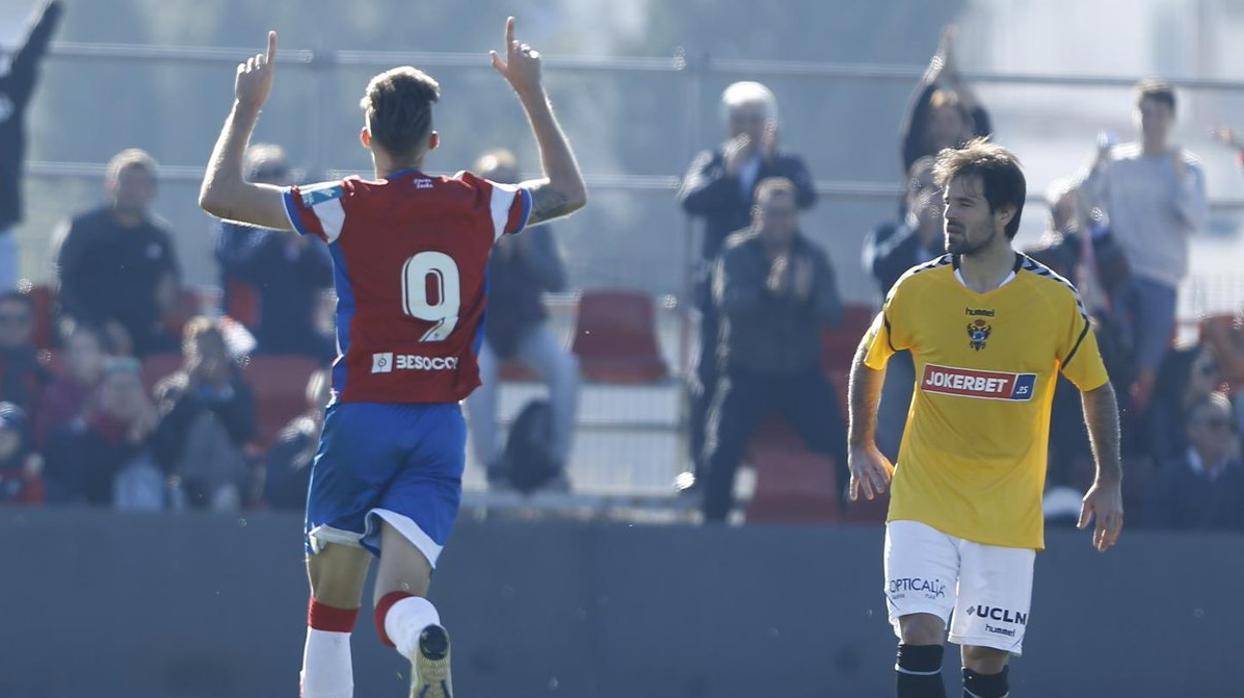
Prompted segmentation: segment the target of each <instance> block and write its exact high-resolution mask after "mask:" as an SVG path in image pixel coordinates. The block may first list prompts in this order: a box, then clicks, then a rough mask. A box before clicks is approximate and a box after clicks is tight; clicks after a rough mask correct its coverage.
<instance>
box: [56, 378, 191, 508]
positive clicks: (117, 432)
mask: <svg viewBox="0 0 1244 698" xmlns="http://www.w3.org/2000/svg"><path fill="white" fill-rule="evenodd" d="M155 426H156V411H155V407H154V406H153V405H152V404H151V400H150V399H149V398H148V397H147V392H146V390H144V389H143V383H142V376H141V366H140V364H139V363H138V360H137V359H134V358H131V357H110V358H108V359H106V360H105V361H104V373H103V378H102V379H101V380H100V383H99V387H98V388H97V389H96V391H95V393H94V394H93V395H92V396H91V399H90V400H89V401H88V403H87V408H86V411H85V412H84V414H83V415H82V416H81V417H79V418H78V419H75V420H73V421H71V422H69V423H68V424H66V425H64V426H62V427H60V428H58V429H56V430H54V431H53V432H52V433H51V434H50V435H49V436H48V442H47V446H46V448H45V455H46V457H47V471H46V474H45V478H46V480H47V487H48V501H49V502H54V503H60V504H90V505H94V506H112V507H116V508H118V509H127V510H160V509H163V508H165V506H166V502H167V497H166V485H165V477H164V473H163V472H162V471H161V469H160V467H159V466H158V465H157V463H156V460H155V457H154V454H153V451H152V448H151V437H152V434H153V432H154V431H155Z"/></svg>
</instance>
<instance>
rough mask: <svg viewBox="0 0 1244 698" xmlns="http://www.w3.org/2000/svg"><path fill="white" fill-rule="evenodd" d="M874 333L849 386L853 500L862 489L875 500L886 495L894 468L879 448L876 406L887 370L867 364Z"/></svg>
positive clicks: (861, 352) (854, 362) (861, 349)
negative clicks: (874, 368)
mask: <svg viewBox="0 0 1244 698" xmlns="http://www.w3.org/2000/svg"><path fill="white" fill-rule="evenodd" d="M871 341H872V332H869V333H868V334H866V335H864V338H863V339H862V340H861V341H860V346H859V348H858V349H856V350H855V358H854V359H852V361H851V382H850V384H849V385H848V387H847V396H848V397H847V416H848V419H849V424H848V426H847V446H848V451H847V465H848V466H849V467H850V470H851V486H850V497H851V500H852V501H854V500H856V499H858V498H859V494H860V491H861V490H863V492H864V497H865V498H867V499H873V498H874V497H880V496H881V495H882V494H884V493H885V491H886V488H887V487H888V486H889V484H890V478H891V477H892V476H893V473H894V466H893V465H892V464H891V463H890V460H889V459H888V458H886V457H885V455H884V454H883V453H881V450H880V449H878V448H877V440H876V434H877V405H878V404H880V402H881V384H882V381H883V380H884V378H885V371H875V370H873V369H872V368H869V367H868V365H867V364H866V363H865V360H866V359H867V357H868V347H869V344H870V343H871Z"/></svg>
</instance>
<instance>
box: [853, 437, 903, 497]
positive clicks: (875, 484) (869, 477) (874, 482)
mask: <svg viewBox="0 0 1244 698" xmlns="http://www.w3.org/2000/svg"><path fill="white" fill-rule="evenodd" d="M847 467H848V468H849V469H850V470H851V486H850V490H849V497H850V499H851V501H853V502H854V501H856V500H858V499H859V498H860V492H861V491H862V492H863V493H864V498H865V499H868V500H872V499H876V498H877V497H880V496H881V495H883V494H885V491H886V489H888V488H889V486H890V478H892V477H894V465H893V464H891V463H890V459H889V458H886V457H885V454H884V453H882V452H881V450H880V449H878V448H877V445H876V444H874V443H870V444H868V445H866V446H852V447H851V450H850V451H849V452H848V453H847Z"/></svg>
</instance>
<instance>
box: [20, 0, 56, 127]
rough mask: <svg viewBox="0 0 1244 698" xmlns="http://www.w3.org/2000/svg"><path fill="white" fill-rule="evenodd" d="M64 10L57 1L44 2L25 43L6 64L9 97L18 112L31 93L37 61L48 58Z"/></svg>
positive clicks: (37, 65) (37, 66) (36, 70)
mask: <svg viewBox="0 0 1244 698" xmlns="http://www.w3.org/2000/svg"><path fill="white" fill-rule="evenodd" d="M63 11H64V6H63V5H61V3H60V2H59V0H52V1H51V2H47V3H44V5H43V9H42V11H41V12H39V18H38V19H36V20H35V21H34V23H33V25H32V26H31V28H30V33H29V34H27V35H26V40H25V41H24V42H22V45H21V46H19V47H18V49H17V50H16V51H14V52H13V57H12V60H11V61H10V62H9V76H8V82H9V85H8V96H9V99H11V100H13V105H14V106H15V107H17V108H18V109H22V108H23V107H25V105H26V102H27V101H28V100H29V99H30V95H31V93H32V92H34V89H35V78H36V76H37V72H38V68H39V62H40V61H41V60H43V57H44V56H45V55H47V51H48V45H49V44H51V42H52V33H53V32H55V31H56V25H57V23H58V22H59V21H60V16H61V12H63Z"/></svg>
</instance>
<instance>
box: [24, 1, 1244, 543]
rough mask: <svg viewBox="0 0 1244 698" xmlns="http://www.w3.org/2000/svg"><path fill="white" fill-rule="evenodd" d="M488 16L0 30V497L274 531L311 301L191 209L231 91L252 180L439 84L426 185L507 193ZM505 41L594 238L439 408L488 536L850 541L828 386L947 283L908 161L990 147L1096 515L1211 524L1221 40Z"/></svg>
mask: <svg viewBox="0 0 1244 698" xmlns="http://www.w3.org/2000/svg"><path fill="white" fill-rule="evenodd" d="M507 11H512V10H508V9H507V7H506V6H505V5H504V4H503V3H496V2H480V3H471V4H470V6H466V5H455V4H447V5H437V6H419V7H418V8H416V7H415V6H413V5H410V4H409V3H405V2H398V1H397V0H392V1H387V2H374V3H367V4H366V5H364V6H350V7H348V8H347V7H345V6H339V5H331V4H323V5H321V4H316V5H315V6H314V7H313V8H312V7H310V6H306V5H305V4H298V3H288V4H287V5H284V6H275V7H266V6H264V7H261V6H256V5H253V4H250V3H243V2H239V1H236V0H231V1H229V2H221V3H211V4H202V3H189V2H167V1H166V2H160V3H156V2H154V0H114V1H111V2H108V3H86V2H77V3H75V2H59V3H52V4H47V3H44V2H24V1H21V2H16V3H7V4H5V5H4V6H3V7H0V46H3V48H4V49H5V54H6V56H5V59H4V60H3V62H2V63H0V175H2V176H3V178H4V179H2V180H0V285H3V288H2V289H0V290H2V291H4V295H0V401H3V403H2V404H0V502H4V503H12V504H25V505H39V506H42V505H47V506H55V505H83V504H85V505H92V506H107V507H115V508H122V509H191V508H203V509H216V510H236V509H241V508H289V509H299V508H300V507H301V505H302V501H303V495H304V494H305V487H306V477H307V466H308V464H309V462H310V460H311V458H312V456H313V453H314V445H315V440H316V437H317V434H318V429H319V425H320V422H321V420H322V409H323V405H324V404H325V402H326V400H327V388H326V385H325V381H324V374H323V368H324V367H326V366H327V363H328V362H329V361H331V358H332V356H333V355H334V353H335V349H334V340H333V328H332V303H333V297H332V290H331V281H332V272H331V266H330V264H329V258H328V254H327V251H326V250H325V249H324V248H323V247H322V246H321V245H319V243H316V242H314V241H309V240H304V239H298V238H297V237H294V236H286V235H282V234H277V233H274V232H272V231H255V230H247V229H241V228H237V227H234V226H228V225H221V224H219V223H218V222H215V221H212V220H210V219H209V218H208V217H207V216H205V215H204V214H203V213H201V212H200V211H199V210H198V208H197V206H196V194H197V190H198V184H199V181H200V178H201V173H202V165H203V159H204V158H205V157H206V156H207V154H208V152H209V151H210V147H211V143H212V142H213V140H214V139H215V137H216V134H217V133H218V130H219V124H220V121H221V119H222V117H223V116H224V114H225V112H226V110H227V108H228V101H229V99H230V94H231V93H230V82H231V80H232V66H233V64H234V63H235V62H236V61H237V60H238V58H240V57H241V56H245V55H247V53H253V51H254V50H257V49H256V48H255V47H256V46H257V45H259V42H260V40H261V39H262V37H263V32H264V30H266V29H267V28H268V27H270V26H271V27H275V28H277V29H278V30H279V31H280V32H281V39H282V54H281V64H280V66H281V69H280V72H279V77H278V80H277V82H278V84H277V86H276V88H275V90H274V93H273V97H272V100H271V102H270V104H269V106H268V108H267V109H266V110H265V113H264V115H263V117H262V118H261V121H260V125H259V128H258V131H257V134H256V142H257V145H256V147H254V148H253V149H252V151H251V153H250V154H249V157H248V163H247V167H248V170H249V174H250V176H252V177H253V178H256V179H262V180H264V181H270V182H274V183H284V184H289V183H298V182H308V181H317V180H321V179H329V178H335V177H341V176H346V175H350V174H363V175H367V174H368V171H369V163H368V161H367V158H366V152H365V151H364V150H363V149H362V148H361V147H359V146H358V143H357V136H356V134H357V132H358V129H359V127H360V119H359V111H358V108H357V99H358V96H359V95H360V94H361V90H362V86H363V85H364V84H365V81H366V79H367V78H368V77H370V76H371V75H372V74H373V73H375V72H378V71H379V70H382V69H384V68H386V67H389V66H391V65H394V64H399V63H412V64H415V65H418V66H420V67H422V68H424V69H426V70H427V71H428V72H430V73H431V74H433V75H434V76H435V77H436V78H437V79H438V80H439V81H440V83H441V86H442V90H443V95H442V101H441V103H440V104H439V105H438V109H437V113H436V123H435V128H436V129H437V130H438V131H439V132H440V133H441V136H442V147H441V148H440V149H439V150H438V151H436V152H435V153H433V154H432V156H431V157H430V158H429V162H428V169H429V171H431V172H436V173H453V172H455V171H457V170H459V169H462V168H466V167H471V168H472V169H474V170H475V171H478V172H483V173H487V174H489V175H490V176H492V177H494V178H496V179H499V180H503V181H505V180H508V181H515V180H518V179H521V178H522V177H523V176H524V175H526V174H530V173H531V172H532V171H533V170H534V167H533V164H534V158H535V152H534V144H533V143H532V142H531V140H530V137H529V135H528V134H527V127H526V124H525V123H524V121H523V120H522V117H521V112H520V110H519V107H518V105H517V103H516V102H515V101H514V100H513V98H512V96H511V95H510V94H509V92H508V90H507V89H505V87H504V85H503V83H502V82H501V81H500V80H498V79H497V76H495V75H494V74H492V72H491V70H490V69H489V67H488V64H487V60H486V52H487V49H488V48H490V47H493V46H495V45H496V44H497V42H498V41H499V40H500V36H499V29H498V27H499V26H500V18H502V17H504V15H505V14H506V13H507ZM520 21H521V22H522V26H523V32H524V34H525V35H526V36H529V37H530V41H531V43H532V44H533V45H534V46H537V47H539V48H540V49H541V50H542V51H543V52H544V53H545V55H546V57H547V58H546V71H547V73H548V75H549V77H548V81H547V82H548V85H549V89H550V91H551V93H552V95H553V98H554V101H555V104H556V105H557V106H558V108H559V116H560V118H561V120H562V122H563V124H564V126H565V128H566V131H567V133H568V135H569V136H570V138H571V140H572V142H573V143H574V145H575V148H576V151H577V153H578V155H579V158H580V163H581V166H582V168H583V170H584V172H585V174H586V176H587V180H588V185H589V187H590V188H591V190H592V203H591V206H589V207H588V208H587V209H585V210H584V211H583V212H581V213H580V214H578V215H576V216H575V217H573V218H571V219H569V220H567V221H565V222H562V223H559V224H557V225H555V226H552V229H550V228H538V229H535V230H533V231H531V233H532V234H529V235H524V236H523V238H522V239H521V240H520V241H518V242H516V243H507V244H506V245H505V246H503V248H501V249H499V251H498V254H497V255H496V258H495V259H494V262H493V270H492V274H493V278H494V281H495V283H494V296H493V298H492V301H491V302H492V304H493V305H492V311H491V312H492V315H491V317H492V318H493V320H491V322H490V325H489V327H488V328H487V335H486V338H487V342H486V348H485V356H483V357H482V358H481V368H482V370H483V371H484V372H485V381H486V384H487V386H488V387H487V389H485V390H481V391H480V392H479V393H477V394H476V395H475V396H473V398H472V399H471V400H469V401H468V405H467V407H468V411H469V414H470V417H471V438H472V459H471V466H470V470H469V472H468V476H467V481H468V489H469V491H470V492H472V493H474V494H476V495H477V496H478V497H479V501H480V502H482V503H483V505H486V506H502V505H513V504H514V503H516V502H517V503H519V505H522V506H533V505H534V506H536V507H545V508H554V509H556V508H567V507H568V508H572V509H582V508H586V509H588V510H599V509H602V508H610V507H615V506H625V507H628V508H632V509H634V508H639V509H643V510H644V511H659V512H666V513H667V514H668V513H669V512H674V514H673V516H675V517H683V516H691V515H692V514H690V513H689V512H694V511H699V512H701V514H699V516H702V518H704V519H706V520H710V521H713V520H723V519H729V518H731V517H735V518H737V517H739V516H742V515H745V516H746V518H747V520H751V521H760V520H815V521H843V520H847V521H851V520H861V521H871V520H877V518H878V517H879V516H880V515H881V514H882V513H883V511H884V507H883V504H884V503H872V504H870V505H851V504H849V503H847V502H844V501H843V500H842V496H841V494H842V486H843V485H844V484H845V471H844V468H845V464H844V462H843V461H844V458H843V455H842V454H843V453H844V449H843V439H844V428H845V427H844V423H843V414H844V410H843V406H842V397H843V393H844V390H845V384H844V380H843V379H844V375H845V369H846V364H847V361H848V360H849V357H850V355H851V352H852V351H853V349H854V346H855V343H856V342H857V341H858V338H859V337H860V335H861V333H862V332H863V331H864V329H865V328H866V327H867V325H868V323H869V322H870V321H871V318H872V316H873V315H874V314H875V312H876V309H877V308H878V307H879V305H880V302H881V299H882V298H883V296H884V293H885V292H886V290H888V288H889V286H890V285H892V284H893V282H894V280H895V279H896V278H897V277H898V275H899V274H900V273H901V272H902V271H903V270H904V269H906V268H907V267H910V266H912V265H914V264H916V263H918V262H920V261H923V260H926V259H929V258H931V257H933V256H936V255H937V254H940V246H941V243H940V219H939V210H938V208H939V204H940V193H939V192H937V191H936V190H935V189H933V188H932V187H931V186H930V185H931V178H930V172H929V170H930V164H931V161H930V159H929V156H933V155H935V154H936V152H937V150H938V149H940V148H942V147H948V146H953V145H954V144H955V143H958V142H961V141H962V140H964V139H966V138H969V137H972V136H974V135H990V136H991V137H992V138H993V139H994V140H996V141H997V142H1000V143H1002V144H1004V145H1006V146H1007V147H1008V148H1011V149H1012V150H1014V151H1015V152H1016V153H1018V155H1019V156H1020V158H1021V160H1022V161H1023V163H1024V165H1025V168H1026V173H1027V176H1028V183H1029V191H1030V200H1029V203H1028V207H1027V210H1026V215H1025V216H1024V217H1023V226H1022V227H1021V231H1020V234H1019V237H1018V238H1017V245H1018V246H1019V247H1021V248H1023V249H1024V250H1025V251H1026V252H1027V253H1029V254H1031V255H1032V256H1034V257H1035V258H1037V259H1038V260H1039V261H1042V262H1044V263H1046V264H1047V265H1049V266H1051V267H1052V268H1054V269H1055V270H1056V271H1058V272H1059V273H1060V274H1063V275H1064V276H1067V277H1068V278H1070V279H1072V280H1073V281H1075V282H1076V283H1077V285H1079V286H1080V287H1081V290H1082V292H1083V295H1084V298H1085V301H1086V305H1087V306H1088V309H1089V311H1090V312H1091V314H1092V315H1093V316H1094V319H1095V322H1096V326H1097V329H1098V332H1099V336H1100V337H1101V339H1102V344H1103V349H1104V351H1105V353H1106V354H1107V361H1108V367H1109V368H1110V369H1111V373H1112V379H1113V380H1114V382H1115V384H1116V388H1117V390H1118V392H1119V394H1120V396H1121V397H1122V400H1123V407H1124V412H1123V417H1124V429H1125V434H1124V437H1125V442H1126V449H1125V459H1126V469H1125V472H1126V475H1127V483H1128V484H1126V485H1125V493H1126V496H1127V497H1128V507H1129V521H1131V522H1135V523H1136V524H1138V525H1147V526H1152V527H1165V528H1191V529H1210V528H1214V529H1244V465H1241V460H1240V441H1239V436H1238V435H1239V431H1240V425H1241V423H1242V420H1241V418H1242V417H1244V409H1242V408H1241V401H1240V399H1239V386H1240V385H1241V381H1244V329H1242V328H1241V312H1242V311H1244V273H1242V272H1241V271H1240V269H1239V267H1240V263H1241V261H1244V243H1242V242H1241V236H1240V232H1239V227H1240V224H1241V215H1242V214H1244V169H1242V164H1244V159H1242V158H1241V152H1244V150H1242V148H1241V145H1240V142H1239V141H1238V140H1237V138H1236V135H1235V132H1234V130H1233V127H1240V128H1244V81H1239V80H1238V76H1239V75H1241V74H1244V57H1241V56H1240V55H1239V54H1238V52H1233V51H1232V49H1233V47H1234V45H1235V43H1236V42H1235V41H1234V40H1235V39H1236V38H1238V37H1239V36H1240V35H1241V33H1242V32H1244V7H1240V6H1238V5H1237V4H1235V3H1232V2H1230V0H1197V1H1192V2H1178V1H1175V0H1143V1H1141V2H1122V1H1102V2H1096V3H1091V4H1089V3H1070V2H1068V3H1045V2H1037V1H1036V0H1010V1H1007V2H986V1H985V0H964V1H961V2H950V1H946V2H931V3H927V2H914V1H913V2H893V3H872V2H866V1H865V0H843V1H842V2H835V3H816V2H793V1H792V2H781V3H775V4H771V5H767V6H763V7H762V6H761V5H759V4H755V3H747V2H735V1H732V2H726V3H721V2H708V1H707V0H704V1H697V2H686V3H663V2H656V1H655V0H649V1H643V0H634V1H632V2H621V3H618V2H613V3H605V2H598V1H596V0H587V1H582V2H579V1H576V2H571V1H570V0H563V1H562V2H548V3H542V4H540V5H539V6H538V7H535V8H531V9H528V10H526V11H525V13H523V14H522V15H521V16H520ZM238 47H249V48H238ZM1142 78H1156V79H1158V80H1150V81H1147V82H1141V79H1142ZM1161 79H1165V80H1166V81H1167V82H1161ZM23 144H24V149H23V147H22V146H23ZM19 187H20V199H18V198H16V196H15V195H14V194H13V193H14V192H17V191H18V189H19ZM965 341H967V339H966V337H965ZM905 366H906V367H904V364H903V362H902V360H898V361H896V362H892V366H891V371H890V375H889V377H888V380H887V387H886V393H885V397H884V398H883V404H882V414H881V419H880V427H881V434H880V437H881V439H882V442H883V443H882V444H881V446H882V448H883V450H885V451H887V452H888V453H889V454H890V455H891V456H893V455H895V453H896V450H897V445H898V439H899V436H900V434H901V427H902V420H903V417H904V415H905V412H906V407H905V404H906V403H905V399H906V395H909V394H910V389H911V381H912V374H911V368H910V362H909V361H908V362H907V364H906V365H905ZM490 378H495V379H496V380H489V379H490ZM546 386H547V387H546ZM1233 387H1234V388H1235V389H1236V390H1235V392H1234V393H1233V392H1232V388H1233ZM498 388H499V389H498ZM904 391H906V395H905V394H904ZM546 394H547V399H546V398H545V397H544V396H545V395H546ZM1233 400H1234V402H1233ZM771 415H772V416H771ZM1050 454H1051V460H1050V478H1049V489H1048V492H1047V502H1046V503H1047V514H1048V515H1049V517H1050V518H1051V519H1057V520H1060V521H1062V520H1066V519H1067V518H1068V517H1070V516H1072V515H1074V513H1076V512H1077V511H1078V497H1079V496H1080V494H1081V493H1082V492H1083V490H1084V488H1085V487H1086V486H1087V484H1088V482H1089V478H1090V476H1091V457H1090V453H1089V450H1088V444H1087V441H1086V438H1085V436H1084V430H1083V427H1082V424H1081V418H1080V412H1079V404H1078V400H1077V399H1076V394H1075V392H1074V391H1073V390H1071V389H1070V386H1067V387H1066V388H1065V389H1063V390H1060V391H1059V392H1058V393H1057V395H1056V397H1055V411H1054V422H1053V428H1052V438H1051V449H1050ZM740 465H752V466H754V470H755V476H754V478H753V480H754V481H753V482H750V483H748V482H739V481H738V480H739V479H738V478H736V477H735V475H736V471H737V470H738V468H739V466H740ZM675 484H677V487H676V486H675ZM736 494H738V495H742V502H743V505H744V506H743V509H744V510H745V512H746V513H745V514H743V513H742V512H739V511H736V510H735V505H736V504H737V503H738V502H736ZM507 503H508V504H507Z"/></svg>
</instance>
